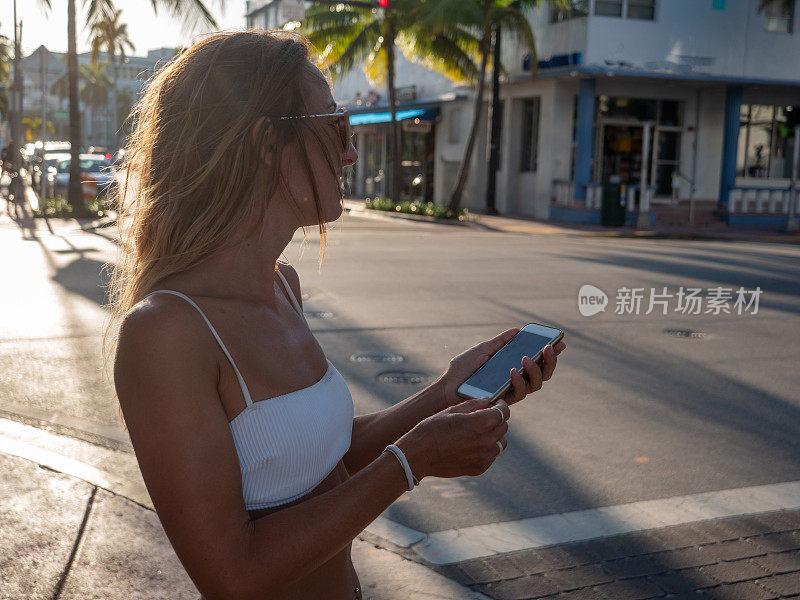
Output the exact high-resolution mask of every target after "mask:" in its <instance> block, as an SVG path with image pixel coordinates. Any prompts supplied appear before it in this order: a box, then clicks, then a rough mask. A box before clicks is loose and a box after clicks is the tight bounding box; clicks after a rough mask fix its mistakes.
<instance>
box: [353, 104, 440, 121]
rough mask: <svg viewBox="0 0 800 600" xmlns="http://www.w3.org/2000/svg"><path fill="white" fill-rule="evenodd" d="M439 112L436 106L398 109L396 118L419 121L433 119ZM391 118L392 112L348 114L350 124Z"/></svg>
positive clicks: (389, 119)
mask: <svg viewBox="0 0 800 600" xmlns="http://www.w3.org/2000/svg"><path fill="white" fill-rule="evenodd" d="M438 114H439V109H438V108H414V109H411V110H398V111H397V120H398V121H405V120H407V119H419V120H420V121H433V120H434V119H435V118H436V116H437V115H438ZM391 120H392V113H390V112H378V113H360V114H356V115H353V114H351V115H350V124H351V125H369V124H371V123H388V122H389V121H391Z"/></svg>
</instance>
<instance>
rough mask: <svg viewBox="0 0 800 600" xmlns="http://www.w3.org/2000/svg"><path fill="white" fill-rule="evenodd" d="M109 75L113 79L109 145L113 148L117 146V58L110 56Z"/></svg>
mask: <svg viewBox="0 0 800 600" xmlns="http://www.w3.org/2000/svg"><path fill="white" fill-rule="evenodd" d="M111 75H112V77H114V81H112V82H111V127H112V128H113V129H112V132H111V146H112V147H113V149H114V150H117V149H118V148H119V114H118V111H117V59H116V57H114V56H112V57H111Z"/></svg>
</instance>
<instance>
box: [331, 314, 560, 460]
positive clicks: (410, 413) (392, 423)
mask: <svg viewBox="0 0 800 600" xmlns="http://www.w3.org/2000/svg"><path fill="white" fill-rule="evenodd" d="M518 331H519V329H518V328H516V327H515V328H512V329H508V330H506V331H504V332H503V333H501V334H499V335H497V336H495V337H494V338H492V339H490V340H486V341H485V342H481V343H480V344H478V345H476V346H473V347H472V348H470V349H469V350H466V351H465V352H462V353H461V354H459V355H458V356H456V357H454V358H453V359H452V360H450V364H449V365H448V367H447V370H446V371H445V372H444V373H443V374H442V375H441V376H440V377H439V378H438V379H437V380H436V381H435V382H434V383H433V384H432V385H430V386H428V387H426V388H425V389H424V390H421V391H420V392H418V393H416V394H414V395H413V396H411V397H410V398H406V399H405V400H403V401H402V402H401V403H399V404H396V405H395V406H392V407H390V408H387V409H385V410H382V411H380V412H377V413H372V414H369V415H364V416H360V417H356V418H355V419H354V420H353V434H352V442H351V444H350V450H348V452H347V454H345V456H344V464H345V467H347V471H348V472H349V473H350V474H353V473H357V472H358V471H359V470H360V469H362V468H363V467H364V466H365V465H368V464H369V463H370V462H371V461H373V460H375V457H376V456H378V455H379V454H380V453H381V452H383V449H384V448H386V446H387V445H388V444H391V443H392V442H394V441H395V440H397V439H399V438H400V437H401V436H403V435H405V434H406V433H408V432H409V431H411V429H413V428H414V427H415V426H416V425H417V423H419V422H420V421H422V420H424V419H427V418H428V417H429V416H431V415H433V414H436V413H437V412H439V411H442V410H445V409H446V408H448V407H450V406H455V405H456V404H458V403H460V402H463V400H464V399H463V398H460V397H459V396H458V394H457V391H456V390H457V389H458V386H460V385H461V384H462V383H463V382H464V381H466V380H467V378H468V377H469V376H470V375H472V373H474V372H475V371H477V370H478V368H479V367H480V366H481V365H482V364H484V363H485V362H486V361H487V360H489V357H491V356H492V354H494V353H495V352H497V351H498V350H500V348H502V347H503V346H504V345H505V344H507V343H508V341H509V340H510V339H511V338H512V337H513V336H514V335H515V334H516V333H517V332H518ZM564 348H566V345H565V344H564V342H563V341H561V342H558V343H557V344H556V345H555V347H552V348H549V349H546V350H545V352H544V356H543V358H542V365H541V367H540V366H539V365H538V364H536V363H534V362H533V361H532V360H530V358H528V360H527V361H525V362H524V363H522V364H521V365H520V366H522V367H523V370H522V371H519V370H518V369H514V370H513V371H512V372H511V373H510V374H509V376H510V378H511V383H512V386H511V389H509V390H508V392H507V393H506V395H505V397H504V400H505V402H506V403H507V404H509V405H511V404H514V403H516V402H519V401H521V400H522V399H523V398H525V396H526V395H528V394H532V393H533V392H535V391H537V390H539V389H541V388H542V382H543V381H547V380H548V379H550V377H552V375H553V371H554V369H555V368H556V361H557V359H556V357H557V356H558V354H559V353H560V352H561V351H562V350H564ZM523 373H526V374H527V378H525V377H523V375H522V374H523Z"/></svg>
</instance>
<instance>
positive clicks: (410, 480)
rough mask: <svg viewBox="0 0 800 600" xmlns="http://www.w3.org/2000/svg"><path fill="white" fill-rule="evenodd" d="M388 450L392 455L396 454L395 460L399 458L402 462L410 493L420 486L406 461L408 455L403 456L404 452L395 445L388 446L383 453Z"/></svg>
mask: <svg viewBox="0 0 800 600" xmlns="http://www.w3.org/2000/svg"><path fill="white" fill-rule="evenodd" d="M387 450H388V451H389V452H391V453H392V454H394V456H395V458H397V460H398V461H400V464H401V465H402V467H403V471H405V472H406V479H407V480H408V491H409V492H410V491H411V490H413V489H414V486H415V485H419V479H417V478H416V477H414V473H412V472H411V466H410V465H409V464H408V459H406V455H405V454H403V451H402V450H400V448H398V447H397V446H395V445H394V444H389V445H388V446H386V448H384V450H383V451H384V452H386V451H387Z"/></svg>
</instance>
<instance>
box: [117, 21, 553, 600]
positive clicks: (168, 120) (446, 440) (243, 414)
mask: <svg viewBox="0 0 800 600" xmlns="http://www.w3.org/2000/svg"><path fill="white" fill-rule="evenodd" d="M350 135H351V134H350V125H349V118H348V115H347V112H346V111H343V110H341V109H337V108H336V105H335V103H334V101H333V98H332V96H331V89H330V85H329V83H328V81H327V80H326V78H325V76H324V75H323V74H322V73H321V72H320V71H319V70H318V69H317V68H316V67H315V66H314V64H313V63H312V62H311V60H310V58H309V50H308V44H307V43H306V42H305V41H304V40H303V39H302V38H299V37H297V36H291V35H288V34H278V33H271V32H265V31H247V32H239V33H220V34H215V35H213V36H210V37H208V38H206V39H205V40H204V41H202V42H200V43H198V44H196V45H195V46H193V47H191V48H189V49H188V50H186V51H185V52H183V53H182V54H181V55H180V56H179V57H177V58H176V59H175V60H174V61H173V62H171V63H170V64H169V65H167V66H166V67H165V68H163V69H162V70H161V71H160V72H159V73H158V74H157V75H156V76H155V78H154V80H153V81H152V83H151V84H150V85H149V87H148V90H147V93H146V94H145V96H144V97H143V98H142V100H141V102H140V104H139V106H138V108H137V112H136V121H135V131H134V134H133V138H132V141H131V143H130V146H129V149H128V152H127V154H126V156H127V157H128V159H127V163H128V175H129V178H130V180H131V181H133V182H135V185H134V186H133V188H132V189H131V190H130V191H129V193H128V194H125V193H122V194H121V197H122V198H131V200H130V203H129V204H128V205H126V206H123V211H122V214H123V219H124V220H123V225H122V227H121V229H120V231H121V234H122V235H123V236H124V238H123V245H122V247H123V260H122V261H121V263H120V265H119V266H118V267H117V268H116V270H115V272H114V274H113V278H112V284H111V301H112V302H111V303H112V307H113V309H114V315H115V316H116V317H117V319H116V320H115V321H114V322H119V324H120V328H119V334H118V336H112V338H111V339H114V341H115V344H114V348H113V352H112V353H111V354H112V355H113V356H114V380H115V381H114V383H115V387H116V390H117V396H118V398H119V403H120V408H121V412H122V415H123V417H124V420H125V423H126V426H127V428H128V431H129V433H130V437H131V442H132V443H133V447H134V450H135V451H136V457H137V459H138V461H139V466H140V468H141V472H142V475H143V477H144V481H145V483H146V484H147V488H148V491H149V493H150V496H151V498H152V500H153V504H154V506H155V509H156V512H157V514H158V517H159V519H160V520H161V523H162V524H163V527H164V531H165V532H166V534H167V536H168V537H169V540H170V542H171V544H172V546H173V548H174V549H175V552H176V554H177V556H178V558H179V559H180V561H181V563H182V564H183V566H184V567H185V569H186V571H187V573H188V574H189V576H190V577H191V578H192V580H193V581H194V583H195V585H196V586H197V588H198V590H199V591H200V592H201V593H202V594H203V597H204V598H207V599H208V600H229V599H230V600H233V599H236V600H247V599H254V600H255V599H266V598H269V599H272V600H280V599H287V600H288V599H293V600H296V599H306V598H307V599H309V600H310V599H314V600H318V599H320V598H325V599H329V600H350V599H353V598H361V597H362V592H361V589H360V584H359V580H358V576H357V575H356V572H355V570H354V568H353V564H352V561H351V559H350V546H351V542H352V540H353V539H354V538H355V537H356V536H357V535H358V534H359V533H360V532H361V531H362V530H363V529H364V528H365V527H366V526H367V525H368V524H369V523H370V522H372V521H373V520H374V519H375V518H376V517H378V515H380V514H381V513H382V512H383V511H384V510H385V509H386V508H387V507H388V506H389V505H391V504H392V502H394V501H395V500H396V499H397V498H398V497H399V496H400V495H401V494H403V492H405V491H407V490H409V489H413V487H414V486H415V485H416V484H417V483H418V482H419V480H421V479H423V478H425V477H427V476H436V477H457V476H461V475H479V474H481V473H483V472H484V471H485V470H486V469H488V468H489V466H490V465H491V464H492V462H493V461H494V460H495V459H496V458H497V456H498V455H499V454H500V452H501V451H502V449H503V448H505V446H506V443H507V442H506V440H505V437H504V436H505V433H506V431H507V430H508V423H507V420H508V417H509V408H508V405H509V404H513V403H514V402H518V401H519V400H521V399H522V398H523V397H525V395H526V394H529V393H531V392H533V391H535V390H537V389H539V388H540V387H541V385H542V380H546V379H549V378H550V376H551V375H552V373H553V369H554V368H555V366H556V354H557V353H558V352H560V351H561V350H562V349H563V347H564V345H563V344H558V345H557V346H556V348H555V350H554V349H553V348H549V347H548V349H547V352H546V354H545V357H544V360H543V365H542V367H541V369H540V367H539V366H538V365H536V364H533V363H531V362H530V360H528V362H527V363H525V361H523V366H524V370H525V371H527V373H528V379H527V381H526V379H525V378H523V376H522V375H521V374H520V373H519V372H517V371H516V370H515V371H514V373H513V381H514V386H513V390H511V391H510V392H509V393H508V395H507V396H506V398H505V400H501V401H499V402H498V403H497V404H496V405H494V406H488V403H487V401H486V400H471V401H467V402H462V400H461V398H459V397H457V396H456V393H455V389H456V387H457V386H458V385H459V384H460V383H461V382H463V381H464V380H465V379H466V377H467V376H468V375H470V374H471V373H472V372H473V371H474V370H475V369H476V368H477V367H478V366H480V365H481V364H483V362H485V361H486V360H487V358H488V357H489V356H490V355H491V354H492V353H493V352H496V351H497V350H498V349H499V348H500V347H501V346H502V345H503V343H504V342H505V341H507V340H508V339H509V338H510V337H511V336H512V335H513V334H514V333H515V332H516V330H515V329H511V330H509V331H506V332H504V333H502V334H500V335H499V336H497V337H496V338H494V339H492V340H490V341H487V342H484V343H483V344H480V345H478V346H476V347H474V348H472V349H470V350H468V351H466V352H465V353H463V354H461V355H460V356H457V357H456V358H454V359H453V360H452V361H451V362H450V365H449V368H448V370H447V371H446V372H445V373H443V374H442V375H441V376H440V377H439V378H438V379H437V380H436V382H435V383H433V384H432V385H431V386H429V387H427V388H426V389H424V390H422V391H421V392H419V393H418V394H415V395H414V396H412V397H410V398H408V399H406V400H404V401H403V402H401V403H399V404H397V405H395V406H392V407H391V408H388V409H386V410H384V411H381V412H378V413H375V414H370V415H365V416H359V417H356V418H354V413H353V402H352V398H351V396H350V392H349V390H348V388H347V385H346V383H345V382H344V380H343V379H342V376H341V375H340V374H339V371H337V370H336V368H335V367H334V366H333V364H332V363H331V362H330V361H329V360H328V359H327V358H326V356H325V354H324V353H323V351H322V348H321V347H320V345H319V344H318V343H317V340H316V339H315V338H314V336H313V334H312V332H311V331H310V329H309V327H308V324H307V323H306V321H305V319H304V318H303V313H302V308H301V305H300V298H301V295H300V281H299V279H298V276H297V274H296V273H295V271H294V269H292V267H290V266H289V265H288V264H284V263H279V262H278V258H279V257H280V256H281V253H282V252H283V250H284V249H285V247H286V246H287V244H288V243H289V241H290V240H291V239H292V236H293V235H294V233H295V232H296V231H297V229H298V228H301V227H305V226H309V225H319V227H320V232H321V235H322V240H323V249H324V234H325V228H324V224H325V223H328V222H331V221H335V220H336V219H337V218H338V217H339V216H340V215H341V213H342V202H341V201H342V196H341V194H342V189H341V185H340V181H341V176H342V170H343V168H344V167H346V166H348V165H352V164H353V163H354V162H355V161H356V159H357V154H356V151H355V148H354V147H353V146H352V144H351V142H350ZM125 220H127V223H126V222H125Z"/></svg>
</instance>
